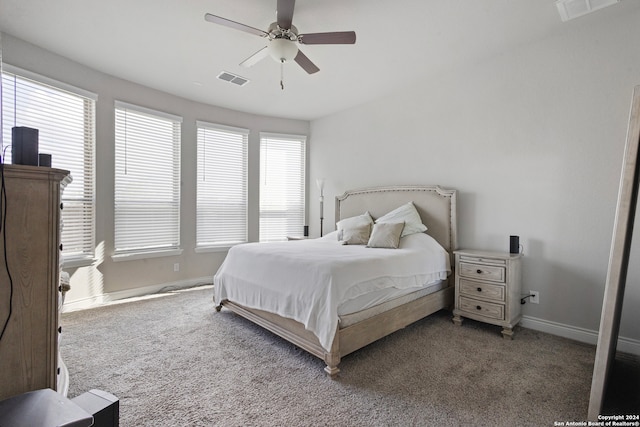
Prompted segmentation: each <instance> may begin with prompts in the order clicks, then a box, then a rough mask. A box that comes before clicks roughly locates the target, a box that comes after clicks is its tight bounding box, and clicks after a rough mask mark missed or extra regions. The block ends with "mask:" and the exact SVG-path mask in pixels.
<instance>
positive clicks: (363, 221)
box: [336, 211, 373, 243]
mask: <svg viewBox="0 0 640 427" xmlns="http://www.w3.org/2000/svg"><path fill="white" fill-rule="evenodd" d="M363 225H368V226H369V227H371V226H372V225H373V218H371V214H369V212H368V211H367V212H365V213H363V214H362V215H358V216H352V217H349V218H345V219H343V220H340V221H338V223H337V224H336V229H337V230H338V240H344V238H343V236H342V234H343V230H344V229H345V228H357V227H361V226H363ZM369 230H371V228H369ZM365 243H366V242H365Z"/></svg>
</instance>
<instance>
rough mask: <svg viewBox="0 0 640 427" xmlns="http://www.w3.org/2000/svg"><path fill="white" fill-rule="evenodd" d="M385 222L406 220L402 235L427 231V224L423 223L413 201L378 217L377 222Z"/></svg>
mask: <svg viewBox="0 0 640 427" xmlns="http://www.w3.org/2000/svg"><path fill="white" fill-rule="evenodd" d="M385 222H394V223H397V222H404V229H403V230H402V236H400V237H404V236H408V235H409V234H414V233H424V232H425V231H427V226H426V225H424V224H423V223H422V220H421V219H420V214H419V213H418V211H417V210H416V207H415V206H414V205H413V202H408V203H405V204H404V205H402V206H400V207H399V208H397V209H394V210H392V211H391V212H389V213H387V214H384V215H383V216H381V217H380V218H378V219H376V224H378V223H385Z"/></svg>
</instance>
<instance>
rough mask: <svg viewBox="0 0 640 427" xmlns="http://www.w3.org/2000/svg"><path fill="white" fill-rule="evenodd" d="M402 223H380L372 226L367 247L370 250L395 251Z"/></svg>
mask: <svg viewBox="0 0 640 427" xmlns="http://www.w3.org/2000/svg"><path fill="white" fill-rule="evenodd" d="M404 226H405V225H404V222H382V223H375V224H373V230H372V231H371V237H370V238H369V242H368V243H367V246H368V247H370V248H388V249H397V248H398V245H399V244H400V236H401V235H402V230H403V229H404Z"/></svg>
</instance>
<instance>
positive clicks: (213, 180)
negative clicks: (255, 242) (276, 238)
mask: <svg viewBox="0 0 640 427" xmlns="http://www.w3.org/2000/svg"><path fill="white" fill-rule="evenodd" d="M196 125H197V128H198V166H197V169H198V183H197V202H196V204H197V208H196V211H197V214H196V217H197V220H196V223H197V224H196V247H198V248H203V247H216V246H220V247H226V246H232V245H235V244H238V243H243V242H246V241H247V156H248V154H247V152H248V151H247V150H248V146H249V130H247V129H239V128H232V127H228V126H222V125H216V124H212V123H206V122H201V121H198V122H197V123H196Z"/></svg>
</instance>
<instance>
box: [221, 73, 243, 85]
mask: <svg viewBox="0 0 640 427" xmlns="http://www.w3.org/2000/svg"><path fill="white" fill-rule="evenodd" d="M218 78H219V79H220V80H224V81H225V82H229V83H233V84H236V85H238V86H244V85H246V84H247V83H249V79H246V78H244V77H240V76H238V75H236V74H232V73H229V72H227V71H223V72H221V73H220V74H218Z"/></svg>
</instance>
